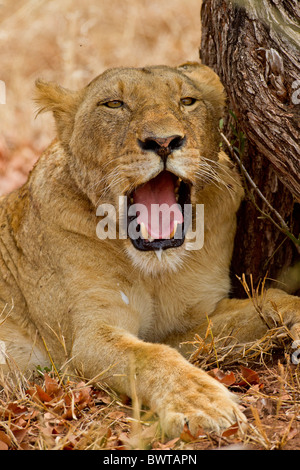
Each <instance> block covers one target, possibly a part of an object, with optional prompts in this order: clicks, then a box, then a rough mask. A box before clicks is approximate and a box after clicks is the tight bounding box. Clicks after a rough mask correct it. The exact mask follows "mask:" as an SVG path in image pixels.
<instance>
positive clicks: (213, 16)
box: [200, 0, 300, 297]
mask: <svg viewBox="0 0 300 470" xmlns="http://www.w3.org/2000/svg"><path fill="white" fill-rule="evenodd" d="M299 17H300V7H299V3H298V0H236V1H229V0H203V2H202V11H201V18H202V39H201V49H200V58H201V60H202V62H203V63H204V64H206V65H209V66H210V67H212V68H213V69H214V70H215V72H216V73H217V74H218V75H219V76H220V78H221V80H222V82H223V84H224V86H225V90H226V93H227V96H228V109H229V110H232V111H233V113H234V114H235V116H236V119H237V122H238V124H239V126H240V127H241V129H242V131H243V132H244V133H245V135H246V138H247V145H246V151H245V153H244V155H243V164H244V166H245V167H246V169H247V171H248V173H249V174H250V176H251V177H252V179H253V180H254V182H255V184H256V185H257V187H258V188H259V189H260V190H261V192H262V193H263V195H264V196H265V197H266V199H267V200H268V201H269V202H270V204H271V205H272V206H273V207H274V208H275V209H276V210H277V211H278V212H279V213H280V215H281V216H282V218H283V219H284V221H285V222H286V223H287V225H288V226H289V229H290V231H291V232H292V233H293V235H295V236H296V237H297V238H298V237H299V225H300V224H299V219H300V217H299V215H300V210H299V204H298V203H299V200H300V178H299V175H300V132H299V131H300V127H299V117H300V115H299V113H300V50H299V44H300V29H299V28H300V23H299ZM229 116H230V115H229V114H228V116H227V117H226V118H225V127H224V133H225V134H226V136H227V137H228V139H229V140H230V141H232V140H233V138H234V137H233V135H232V130H231V129H232V126H230V118H229ZM232 122H233V124H234V125H236V123H235V122H234V121H232V118H231V123H232ZM249 191H250V192H251V194H252V195H253V196H251V197H250V195H249V192H248V197H246V199H245V201H244V202H243V204H242V206H241V209H240V211H239V213H238V231H237V236H236V241H235V248H234V254H233V260H232V266H231V268H232V281H233V295H235V296H241V297H242V296H244V295H245V292H244V289H243V288H242V286H241V284H240V282H239V281H238V280H237V278H236V275H238V276H241V274H242V273H245V274H246V275H249V274H252V275H253V280H254V283H255V284H257V282H258V281H259V279H261V278H263V277H264V276H265V275H266V274H267V273H268V277H269V278H272V279H280V281H282V282H284V283H285V286H284V285H283V284H280V286H281V287H283V288H284V287H286V290H289V291H290V292H296V291H297V289H299V287H300V279H299V278H300V263H299V247H298V249H297V247H296V245H295V243H294V242H292V241H291V240H290V239H289V238H288V237H287V236H286V235H285V234H283V233H282V232H281V231H280V230H278V229H277V228H276V227H275V225H274V224H273V223H272V222H271V221H270V220H268V219H266V218H265V217H262V216H261V213H260V212H259V211H258V210H257V207H255V205H257V206H259V208H260V209H262V210H263V211H264V212H266V213H270V210H269V208H268V207H267V205H266V204H265V203H264V202H263V201H262V200H261V198H260V197H259V196H258V195H257V193H256V191H255V190H254V189H253V188H252V189H251V187H250V188H249ZM252 197H254V198H255V200H254V202H255V203H253V200H251V198H252ZM275 219H276V217H275ZM276 220H277V219H276ZM292 266H294V268H291V267H292ZM248 279H249V278H248Z"/></svg>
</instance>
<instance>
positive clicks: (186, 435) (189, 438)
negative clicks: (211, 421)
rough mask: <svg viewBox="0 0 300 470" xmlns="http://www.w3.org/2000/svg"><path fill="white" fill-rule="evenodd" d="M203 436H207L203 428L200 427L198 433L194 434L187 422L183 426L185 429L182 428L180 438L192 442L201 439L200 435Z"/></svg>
mask: <svg viewBox="0 0 300 470" xmlns="http://www.w3.org/2000/svg"><path fill="white" fill-rule="evenodd" d="M201 436H206V433H205V432H204V431H203V429H202V428H200V427H199V429H198V431H197V435H196V436H194V435H193V434H192V433H191V431H190V430H189V427H188V425H187V424H185V425H184V426H183V430H182V433H181V434H180V439H181V440H182V441H184V442H192V441H196V440H197V439H199V437H201Z"/></svg>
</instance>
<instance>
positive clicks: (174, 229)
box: [170, 220, 178, 238]
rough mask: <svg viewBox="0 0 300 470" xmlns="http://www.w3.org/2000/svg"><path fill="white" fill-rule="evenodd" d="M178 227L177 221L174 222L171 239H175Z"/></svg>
mask: <svg viewBox="0 0 300 470" xmlns="http://www.w3.org/2000/svg"><path fill="white" fill-rule="evenodd" d="M177 225H178V222H177V220H174V227H173V230H172V233H171V234H170V238H173V237H174V235H175V233H176V230H177Z"/></svg>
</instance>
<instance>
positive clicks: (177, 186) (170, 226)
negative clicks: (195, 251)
mask: <svg viewBox="0 0 300 470" xmlns="http://www.w3.org/2000/svg"><path fill="white" fill-rule="evenodd" d="M190 194H191V184H190V183H188V182H185V181H183V180H182V179H181V178H178V177H177V176H176V175H174V174H173V173H171V172H169V171H165V170H164V171H162V172H161V173H159V175H157V176H156V177H155V178H153V179H151V180H150V181H148V182H147V183H145V184H143V185H141V186H139V187H138V188H136V189H135V190H134V191H133V192H132V193H131V194H130V195H128V217H127V231H128V236H129V238H130V239H131V242H132V244H133V246H134V247H135V248H136V249H138V250H141V251H151V250H166V249H167V248H176V247H179V246H181V245H182V244H183V242H184V239H185V216H184V212H185V211H184V206H185V204H190ZM132 227H134V230H131V228H132Z"/></svg>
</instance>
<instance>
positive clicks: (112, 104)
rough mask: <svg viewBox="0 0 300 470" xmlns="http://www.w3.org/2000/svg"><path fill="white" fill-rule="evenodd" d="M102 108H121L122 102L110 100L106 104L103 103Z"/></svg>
mask: <svg viewBox="0 0 300 470" xmlns="http://www.w3.org/2000/svg"><path fill="white" fill-rule="evenodd" d="M103 104H104V106H107V108H121V107H122V106H123V104H124V103H123V101H119V100H112V101H107V102H106V103H103Z"/></svg>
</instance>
